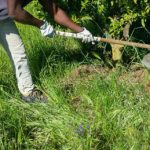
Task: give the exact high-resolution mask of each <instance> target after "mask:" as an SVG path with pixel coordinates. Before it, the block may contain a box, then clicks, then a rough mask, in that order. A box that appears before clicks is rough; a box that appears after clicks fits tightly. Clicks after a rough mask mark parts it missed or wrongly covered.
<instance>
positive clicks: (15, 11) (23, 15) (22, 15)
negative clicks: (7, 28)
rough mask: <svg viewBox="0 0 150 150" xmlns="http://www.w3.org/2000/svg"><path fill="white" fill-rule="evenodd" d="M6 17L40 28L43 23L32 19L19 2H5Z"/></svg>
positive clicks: (17, 0)
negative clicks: (6, 6) (6, 8)
mask: <svg viewBox="0 0 150 150" xmlns="http://www.w3.org/2000/svg"><path fill="white" fill-rule="evenodd" d="M7 5H8V15H9V16H10V17H11V18H12V19H14V20H16V21H18V22H21V23H24V24H29V25H33V26H36V27H38V28H39V27H40V26H41V25H42V24H43V23H44V22H43V21H41V20H39V19H37V18H35V17H33V16H32V15H31V14H29V13H28V12H27V11H26V10H24V9H23V8H22V6H21V0H7Z"/></svg>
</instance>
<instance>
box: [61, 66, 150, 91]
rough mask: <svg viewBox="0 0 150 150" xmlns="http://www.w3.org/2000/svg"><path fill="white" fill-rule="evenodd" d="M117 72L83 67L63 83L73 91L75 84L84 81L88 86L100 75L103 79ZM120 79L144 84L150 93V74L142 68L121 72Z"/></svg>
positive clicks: (136, 67)
mask: <svg viewBox="0 0 150 150" xmlns="http://www.w3.org/2000/svg"><path fill="white" fill-rule="evenodd" d="M116 70H117V69H116V68H111V69H110V68H107V67H102V66H99V65H96V66H95V65H81V66H79V67H78V68H76V69H74V70H72V71H71V73H70V74H68V75H67V77H65V79H63V81H62V82H63V85H64V86H65V88H66V89H71V88H73V87H74V84H75V83H77V82H79V81H80V82H82V81H84V83H85V84H86V82H88V81H89V80H92V79H93V78H94V76H95V75H98V74H99V75H100V76H101V77H107V76H108V75H109V74H110V73H113V72H116ZM117 71H118V70H117ZM118 79H119V82H126V83H129V84H142V85H144V86H145V90H146V91H148V92H149V93H150V73H149V71H148V70H147V69H146V68H144V67H142V66H136V65H133V66H131V67H130V68H129V69H128V70H123V71H121V72H120V73H119V78H118Z"/></svg>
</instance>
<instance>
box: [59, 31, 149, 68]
mask: <svg viewBox="0 0 150 150" xmlns="http://www.w3.org/2000/svg"><path fill="white" fill-rule="evenodd" d="M56 35H60V36H64V37H73V38H77V39H82V36H79V35H78V34H76V33H70V32H62V31H56ZM93 39H94V40H93V41H96V42H104V43H110V44H114V45H120V46H124V45H125V46H133V47H139V48H146V49H148V50H150V45H149V44H143V43H136V42H128V41H122V40H115V39H111V38H102V37H93ZM142 64H143V65H144V66H146V67H147V68H148V69H150V53H149V54H147V55H145V56H144V58H143V60H142Z"/></svg>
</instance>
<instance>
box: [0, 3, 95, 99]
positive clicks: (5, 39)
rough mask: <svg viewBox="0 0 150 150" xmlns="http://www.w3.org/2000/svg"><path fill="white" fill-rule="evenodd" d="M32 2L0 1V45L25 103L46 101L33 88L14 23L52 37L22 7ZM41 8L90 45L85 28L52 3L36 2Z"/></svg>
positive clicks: (50, 31)
mask: <svg viewBox="0 0 150 150" xmlns="http://www.w3.org/2000/svg"><path fill="white" fill-rule="evenodd" d="M31 1H32V0H0V43H1V44H2V46H3V47H4V49H5V50H6V52H7V54H8V56H9V57H10V59H11V61H12V64H13V66H14V69H15V74H16V78H17V84H18V89H19V91H20V93H21V94H22V99H23V100H24V101H26V102H34V101H36V100H39V101H41V102H45V101H47V96H45V94H43V92H41V91H40V90H38V89H36V88H35V85H34V84H33V81H32V77H31V73H30V70H29V66H28V60H27V56H26V53H25V48H24V44H23V42H22V39H21V37H20V35H19V32H18V30H17V27H16V25H15V22H14V21H18V22H20V23H23V24H28V25H32V26H35V27H37V28H39V30H40V31H41V35H42V36H45V37H53V36H54V34H55V30H54V28H53V26H52V25H51V24H50V23H48V22H47V21H45V20H40V19H37V18H36V17H34V16H33V15H32V14H30V13H29V12H27V11H26V10H25V9H24V7H25V6H26V5H27V4H29V3H30V2H31ZM38 2H39V3H40V4H41V5H42V6H43V9H44V10H45V11H47V12H48V14H49V15H50V16H51V17H52V18H53V19H54V21H55V22H56V23H58V24H60V25H63V26H65V27H67V28H69V29H71V30H72V31H74V32H76V33H77V34H80V35H82V36H83V41H84V42H92V40H93V38H92V34H91V33H90V31H88V30H87V29H86V28H84V27H81V26H79V25H78V24H76V23H75V22H73V21H72V20H71V19H70V18H69V17H68V15H67V14H66V13H65V11H64V10H62V9H61V8H60V7H58V6H57V4H56V3H55V2H54V1H53V0H38Z"/></svg>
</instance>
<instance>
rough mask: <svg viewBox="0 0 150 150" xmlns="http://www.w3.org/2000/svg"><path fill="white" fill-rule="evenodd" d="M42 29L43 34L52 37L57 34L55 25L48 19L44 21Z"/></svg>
mask: <svg viewBox="0 0 150 150" xmlns="http://www.w3.org/2000/svg"><path fill="white" fill-rule="evenodd" d="M40 30H41V34H42V36H45V37H50V38H52V37H53V36H54V35H55V31H54V28H53V26H52V25H51V24H50V23H48V22H47V21H44V24H43V25H42V26H41V27H40Z"/></svg>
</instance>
